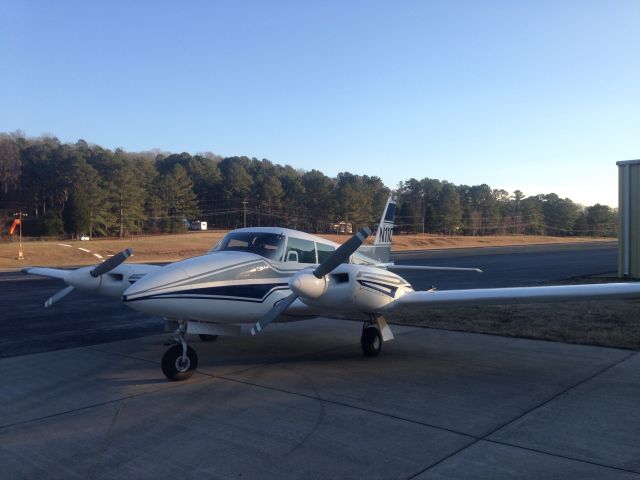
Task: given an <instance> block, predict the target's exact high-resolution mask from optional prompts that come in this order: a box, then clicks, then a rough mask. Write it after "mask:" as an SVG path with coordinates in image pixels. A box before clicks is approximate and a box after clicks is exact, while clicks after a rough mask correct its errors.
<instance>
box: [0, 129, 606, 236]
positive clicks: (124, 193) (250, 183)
mask: <svg viewBox="0 0 640 480" xmlns="http://www.w3.org/2000/svg"><path fill="white" fill-rule="evenodd" d="M389 193H390V190H389V189H388V188H387V187H386V186H385V185H384V184H383V182H382V180H381V179H380V178H378V177H375V176H368V175H356V174H352V173H349V172H342V173H339V174H338V175H337V177H335V178H332V177H329V176H327V175H325V174H324V173H322V172H321V171H319V170H315V169H314V170H311V171H302V170H298V169H295V168H293V167H291V166H289V165H284V166H282V165H278V164H274V163H273V162H271V161H269V160H266V159H262V160H258V159H256V158H249V157H227V158H223V157H221V156H219V155H216V154H213V153H210V152H207V153H202V154H196V155H191V154H189V153H180V154H176V153H168V152H161V151H146V152H135V153H134V152H126V151H124V150H122V149H116V150H109V149H106V148H103V147H100V146H98V145H92V144H89V143H87V142H86V141H84V140H78V141H77V142H76V143H61V142H60V141H59V140H58V139H57V138H55V137H51V136H43V137H38V138H29V137H26V136H25V135H24V134H22V133H21V132H16V133H11V134H0V219H1V221H2V228H1V229H0V232H1V235H2V236H3V237H4V236H5V235H6V234H7V230H8V226H9V225H10V224H11V220H12V215H13V213H14V212H17V211H22V212H25V213H26V214H27V215H28V216H27V217H25V219H24V220H23V233H24V234H25V235H31V236H61V235H71V236H78V235H80V234H86V235H90V236H120V237H122V236H126V235H136V234H141V233H161V232H180V231H183V230H185V229H186V225H187V224H186V221H187V220H193V219H199V220H203V221H207V222H208V223H209V225H210V228H212V227H213V228H237V227H240V226H243V225H244V224H245V221H246V225H247V226H282V227H290V228H296V229H300V230H306V231H311V232H327V231H329V230H330V228H331V225H332V224H334V223H336V222H338V221H347V222H351V223H352V224H353V227H354V228H359V227H361V226H364V225H376V224H377V223H378V221H379V216H380V214H381V212H382V209H383V208H384V204H385V202H386V199H387V197H388V195H389ZM395 196H396V200H397V211H396V225H397V231H401V232H407V233H410V232H430V233H443V234H465V235H493V234H498V233H528V234H549V235H602V236H605V235H607V236H608V235H614V234H615V229H616V213H615V211H614V210H612V209H611V208H609V207H608V206H603V205H593V206H590V207H587V208H583V207H582V206H580V205H577V204H575V203H573V202H572V201H571V200H569V199H566V198H565V199H562V198H559V197H558V196H557V195H555V194H553V193H552V194H546V195H544V194H540V195H532V196H526V195H524V194H523V193H522V192H520V191H515V192H513V194H510V193H509V192H506V191H505V190H499V189H498V190H497V189H491V188H490V187H489V186H488V185H484V184H483V185H474V186H467V185H454V184H452V183H449V182H447V181H440V180H435V179H429V178H425V179H422V180H416V179H413V178H412V179H410V180H407V181H404V182H400V184H399V185H398V188H397V190H396V192H395Z"/></svg>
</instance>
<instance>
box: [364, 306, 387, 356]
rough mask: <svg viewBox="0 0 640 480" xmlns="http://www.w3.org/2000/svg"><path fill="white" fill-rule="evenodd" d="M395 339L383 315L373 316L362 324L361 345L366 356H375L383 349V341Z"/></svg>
mask: <svg viewBox="0 0 640 480" xmlns="http://www.w3.org/2000/svg"><path fill="white" fill-rule="evenodd" d="M389 340H393V333H391V329H390V328H389V325H387V322H386V320H385V319H384V317H382V316H372V317H371V319H370V320H369V321H368V322H365V324H364V325H363V326H362V336H361V337H360V345H361V346H362V353H363V354H364V356H365V357H375V356H376V355H378V354H379V353H380V350H382V343H383V342H387V341H389Z"/></svg>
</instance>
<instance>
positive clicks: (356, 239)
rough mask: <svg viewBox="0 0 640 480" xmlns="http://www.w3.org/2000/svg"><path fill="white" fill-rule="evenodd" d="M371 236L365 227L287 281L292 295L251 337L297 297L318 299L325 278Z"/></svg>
mask: <svg viewBox="0 0 640 480" xmlns="http://www.w3.org/2000/svg"><path fill="white" fill-rule="evenodd" d="M369 235H371V229H370V228H369V227H365V228H363V229H362V230H360V231H359V232H357V233H356V234H355V235H354V236H353V237H351V238H350V239H349V240H347V241H346V242H344V243H343V244H342V245H340V246H339V247H338V248H337V249H336V250H335V251H334V252H333V253H332V254H331V255H329V257H327V258H326V259H325V260H324V262H322V263H321V264H320V265H318V266H317V267H316V268H315V269H314V270H313V271H312V272H310V271H309V270H306V269H305V270H302V271H300V272H298V273H296V274H295V275H293V276H292V277H291V278H290V279H289V288H290V289H291V291H292V292H293V293H291V295H289V296H288V297H285V298H283V299H282V300H280V301H279V302H277V303H276V304H275V305H274V306H273V308H272V309H271V310H269V311H268V312H267V313H266V314H265V315H263V316H262V318H260V319H259V320H258V321H257V322H256V324H255V326H254V327H253V328H252V329H251V335H255V334H257V333H260V332H261V331H262V330H264V329H265V328H266V327H267V325H269V324H270V323H271V322H273V321H274V320H275V319H276V318H278V317H279V316H280V314H282V313H283V312H284V311H285V310H286V309H287V308H289V306H290V305H291V304H292V303H293V302H295V301H296V299H297V298H298V297H308V298H318V297H319V296H321V295H322V294H323V293H324V292H325V290H326V288H327V279H326V276H327V275H328V274H329V273H331V272H332V271H333V270H334V269H335V268H336V267H337V266H338V265H340V264H341V263H344V262H345V261H346V260H347V259H348V258H349V257H350V256H351V255H352V254H353V253H354V252H355V251H356V250H357V249H358V247H359V246H360V245H362V242H364V241H365V240H366V238H367V237H368V236H369Z"/></svg>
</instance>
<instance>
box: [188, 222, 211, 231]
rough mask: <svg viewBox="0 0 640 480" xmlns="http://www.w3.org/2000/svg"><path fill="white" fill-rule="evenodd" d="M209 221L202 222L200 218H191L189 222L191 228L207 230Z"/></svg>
mask: <svg viewBox="0 0 640 480" xmlns="http://www.w3.org/2000/svg"><path fill="white" fill-rule="evenodd" d="M206 229H207V222H201V221H200V220H191V223H189V230H206Z"/></svg>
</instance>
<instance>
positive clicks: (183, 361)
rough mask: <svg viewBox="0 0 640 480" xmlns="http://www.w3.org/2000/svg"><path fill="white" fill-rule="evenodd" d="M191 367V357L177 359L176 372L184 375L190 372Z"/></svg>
mask: <svg viewBox="0 0 640 480" xmlns="http://www.w3.org/2000/svg"><path fill="white" fill-rule="evenodd" d="M190 366H191V360H190V359H189V357H187V356H184V357H183V356H182V355H180V356H179V357H178V358H176V370H177V371H178V372H180V373H184V372H186V371H187V370H189V367H190Z"/></svg>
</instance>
